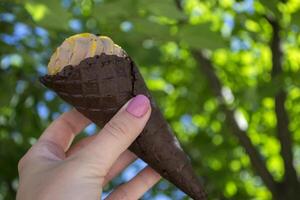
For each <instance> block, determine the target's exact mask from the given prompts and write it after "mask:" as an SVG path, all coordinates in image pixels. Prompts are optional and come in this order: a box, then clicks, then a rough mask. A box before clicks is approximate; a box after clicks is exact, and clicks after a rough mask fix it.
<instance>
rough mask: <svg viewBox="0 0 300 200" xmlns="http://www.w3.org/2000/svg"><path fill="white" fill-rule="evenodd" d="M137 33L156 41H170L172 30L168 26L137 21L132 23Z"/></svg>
mask: <svg viewBox="0 0 300 200" xmlns="http://www.w3.org/2000/svg"><path fill="white" fill-rule="evenodd" d="M132 23H133V29H134V31H135V32H137V33H139V34H142V35H145V36H146V37H149V38H153V39H156V40H168V39H170V29H169V27H168V26H167V25H162V24H158V23H155V22H151V21H149V20H147V19H135V20H133V21H132Z"/></svg>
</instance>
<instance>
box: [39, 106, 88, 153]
mask: <svg viewBox="0 0 300 200" xmlns="http://www.w3.org/2000/svg"><path fill="white" fill-rule="evenodd" d="M90 123H91V122H90V120H89V119H87V118H86V117H84V116H83V115H82V114H81V113H79V112H78V111H77V110H75V109H72V110H70V111H68V112H65V113H63V114H62V115H61V116H60V117H59V118H57V119H56V120H55V121H54V122H52V123H51V124H50V126H49V127H48V128H47V129H46V130H45V131H44V133H43V134H42V135H41V137H40V138H39V140H38V142H39V141H46V142H52V143H54V144H55V145H57V146H58V147H60V148H61V149H63V150H64V152H66V151H67V150H68V148H69V147H70V145H71V143H72V141H73V139H74V137H75V136H76V135H77V134H78V133H79V132H80V131H81V130H83V129H84V128H85V127H86V126H87V125H88V124H90Z"/></svg>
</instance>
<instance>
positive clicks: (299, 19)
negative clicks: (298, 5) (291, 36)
mask: <svg viewBox="0 0 300 200" xmlns="http://www.w3.org/2000/svg"><path fill="white" fill-rule="evenodd" d="M291 24H296V25H298V26H300V10H298V11H297V12H295V13H293V14H292V16H291Z"/></svg>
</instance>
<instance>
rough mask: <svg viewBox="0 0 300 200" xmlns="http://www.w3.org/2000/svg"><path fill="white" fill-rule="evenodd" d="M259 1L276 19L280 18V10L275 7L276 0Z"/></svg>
mask: <svg viewBox="0 0 300 200" xmlns="http://www.w3.org/2000/svg"><path fill="white" fill-rule="evenodd" d="M260 2H261V3H262V4H263V5H264V6H265V7H266V8H267V9H268V10H269V11H270V12H271V13H272V14H273V15H274V16H275V17H276V18H278V19H280V16H281V14H280V12H279V10H278V8H277V4H278V0H260Z"/></svg>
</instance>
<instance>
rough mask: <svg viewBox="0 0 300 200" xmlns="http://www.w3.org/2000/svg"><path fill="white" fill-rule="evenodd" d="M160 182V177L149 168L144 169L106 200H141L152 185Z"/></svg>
mask: <svg viewBox="0 0 300 200" xmlns="http://www.w3.org/2000/svg"><path fill="white" fill-rule="evenodd" d="M159 180H160V175H159V174H158V173H157V172H156V171H154V170H153V169H152V168H151V167H149V166H148V167H146V168H144V169H143V170H142V171H141V172H140V173H138V174H137V175H136V176H135V177H134V178H133V179H131V180H130V181H129V182H127V183H125V184H123V185H120V186H119V187H118V188H117V189H115V190H114V191H113V192H112V193H111V194H110V195H109V196H108V197H107V198H106V200H115V199H124V200H127V199H128V200H129V199H130V200H134V199H139V198H141V197H142V196H143V195H144V194H145V193H146V192H147V191H148V190H149V189H150V188H151V187H153V185H155V184H156V183H157V182H158V181H159Z"/></svg>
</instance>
